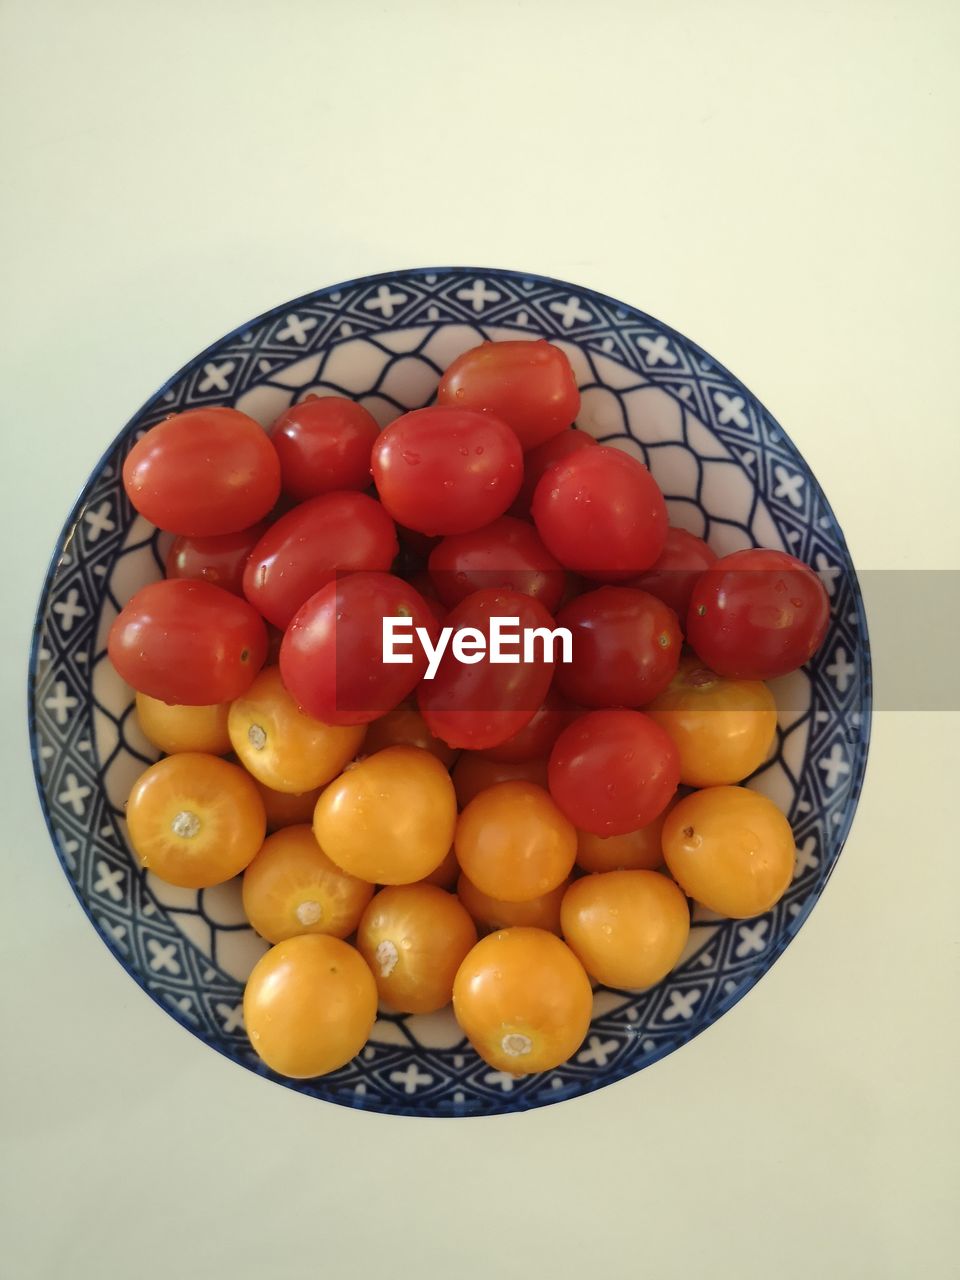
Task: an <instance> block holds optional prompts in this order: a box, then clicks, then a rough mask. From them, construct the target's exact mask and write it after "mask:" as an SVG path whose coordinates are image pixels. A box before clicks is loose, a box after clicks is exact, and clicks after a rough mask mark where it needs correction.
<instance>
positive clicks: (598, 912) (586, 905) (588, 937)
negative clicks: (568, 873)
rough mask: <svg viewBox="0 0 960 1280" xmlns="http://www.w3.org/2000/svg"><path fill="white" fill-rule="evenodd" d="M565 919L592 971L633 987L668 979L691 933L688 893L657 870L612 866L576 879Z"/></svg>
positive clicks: (610, 982) (607, 981) (571, 940)
mask: <svg viewBox="0 0 960 1280" xmlns="http://www.w3.org/2000/svg"><path fill="white" fill-rule="evenodd" d="M560 920H561V924H562V927H563V936H564V938H566V940H567V944H568V945H569V946H570V947H571V948H572V949H573V951H574V954H575V955H576V956H577V957H578V958H579V960H580V962H581V964H582V965H583V967H584V968H585V969H586V971H587V973H589V974H590V976H591V977H593V978H596V980H597V981H598V982H602V983H603V984H604V985H605V986H608V987H625V988H627V989H628V990H632V989H636V988H640V987H652V986H653V984H654V983H655V982H659V981H660V980H661V979H662V978H665V977H666V976H667V974H668V973H669V972H670V970H671V969H673V968H674V967H675V966H676V963H677V961H678V960H679V959H680V956H681V954H682V952H683V949H684V947H685V946H686V945H687V938H688V937H689V935H690V909H689V907H688V906H687V900H686V898H685V897H684V896H683V893H682V892H681V890H680V889H678V888H677V886H676V885H675V884H674V883H673V881H672V880H669V879H668V878H667V877H666V876H663V875H660V873H659V872H657V871H607V872H605V873H604V874H602V875H590V876H584V877H583V878H582V879H581V880H575V881H574V882H573V884H571V886H570V888H569V889H568V890H567V892H566V894H565V896H564V899H563V906H562V908H561V912H560Z"/></svg>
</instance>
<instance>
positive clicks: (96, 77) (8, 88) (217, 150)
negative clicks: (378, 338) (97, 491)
mask: <svg viewBox="0 0 960 1280" xmlns="http://www.w3.org/2000/svg"><path fill="white" fill-rule="evenodd" d="M958 17H960V9H958V8H957V6H956V5H955V4H951V3H948V2H944V3H934V2H933V0H914V2H913V3H907V2H906V0H904V2H902V3H889V2H887V3H884V2H883V0H879V2H878V3H855V2H853V0H835V2H834V3H832V4H822V3H812V2H811V3H807V4H804V5H799V4H770V3H762V2H761V0H757V2H756V3H746V2H739V0H719V2H717V3H709V2H708V0H700V2H699V3H697V2H694V0H681V2H679V3H672V4H668V3H665V2H664V0H659V2H657V3H647V2H646V0H644V2H642V3H629V0H625V2H624V3H621V4H618V3H611V2H609V0H591V2H590V3H587V2H586V0H553V3H552V4H550V3H546V2H544V3H541V4H535V3H530V2H520V0H515V2H514V3H500V2H498V0H487V2H486V3H482V4H459V3H456V0H407V3H405V4H396V5H392V4H388V3H385V2H384V3H364V2H362V0H355V2H354V3H352V4H351V3H348V0H314V2H313V3H311V2H310V0H270V2H268V0H260V2H259V3H252V2H250V0H234V2H233V3H219V2H214V3H211V2H205V0H192V2H190V3H186V2H181V0H169V2H167V3H161V0H157V2H156V3H144V2H143V0H139V2H130V0H127V2H125V3H124V2H122V0H117V2H116V3H105V2H102V0H72V2H67V0H63V2H62V3H54V2H52V0H46V2H44V0H33V2H32V3H31V2H25V3H17V2H11V0H8V2H7V3H5V4H3V5H2V8H0V22H2V27H3V30H2V33H0V48H2V51H0V58H2V66H0V94H2V98H3V116H4V119H3V124H2V130H3V132H2V175H3V180H4V186H5V196H4V202H3V210H2V218H3V230H4V235H3V237H2V241H0V243H2V252H3V258H4V260H5V267H4V277H5V281H6V282H5V284H4V287H3V311H4V316H3V330H4V331H3V345H2V357H0V358H2V365H3V383H2V405H3V414H2V422H3V444H4V451H3V462H2V467H0V471H2V482H3V485H4V497H3V503H2V514H3V519H4V522H5V525H6V528H5V533H4V539H3V544H2V545H3V549H4V551H3V568H4V573H3V596H2V599H3V602H4V607H3V616H4V627H3V631H2V637H0V644H2V654H3V662H2V678H3V703H2V707H3V723H4V726H5V729H4V732H3V734H2V735H0V749H2V753H3V757H2V764H3V768H2V777H3V786H4V804H3V839H2V841H0V857H2V859H3V865H4V868H5V874H4V877H3V882H2V894H0V912H2V922H0V948H2V968H0V975H2V976H0V1002H2V1003H0V1035H2V1041H0V1055H2V1056H0V1108H2V1141H0V1161H2V1187H0V1190H2V1196H0V1252H2V1256H3V1262H2V1264H0V1271H2V1272H3V1274H4V1275H5V1276H9V1277H11V1280H29V1278H32V1277H69V1278H70V1280H86V1278H87V1277H90V1278H91V1280H92V1278H94V1277H96V1278H97V1280H101V1278H103V1280H113V1277H118V1278H122V1280H126V1278H127V1277H133V1276H137V1277H141V1278H143V1280H152V1278H153V1277H161V1276H162V1277H177V1280H180V1277H193V1276H204V1277H214V1278H215V1280H219V1278H220V1277H225V1278H226V1277H231V1278H232V1277H237V1278H238V1280H239V1278H241V1277H242V1278H246V1277H254V1276H258V1277H264V1276H265V1277H271V1278H280V1280H285V1278H286V1277H297V1278H299V1277H303V1276H307V1275H311V1276H315V1275H321V1274H322V1275H324V1276H327V1277H331V1278H333V1280H352V1278H353V1277H357V1280H370V1278H371V1277H385V1276H393V1277H406V1276H408V1275H418V1276H422V1277H424V1280H434V1278H435V1277H436V1278H438V1280H439V1278H440V1277H447V1276H451V1275H452V1276H458V1277H465V1278H467V1280H473V1277H478V1278H479V1277H487V1276H491V1275H499V1276H503V1277H507V1278H508V1280H512V1278H513V1277H525V1278H527V1280H531V1278H535V1277H541V1276H559V1277H567V1276H581V1275H592V1274H595V1275H612V1276H619V1275H627V1274H638V1275H644V1276H651V1277H653V1276H656V1277H675V1276H676V1277H681V1276H683V1277H687V1276H690V1275H692V1274H693V1275H696V1274H702V1273H707V1274H710V1275H712V1276H715V1277H719V1278H720V1280H725V1278H726V1277H736V1278H737V1280H750V1278H752V1277H767V1276H773V1275H776V1276H778V1277H784V1278H792V1277H798V1278H799V1277H804V1280H805V1278H806V1277H809V1276H810V1275H813V1274H816V1275H821V1276H824V1277H827V1278H828V1280H831V1278H833V1277H840V1278H841V1280H848V1278H851V1277H865V1278H867V1277H869V1280H883V1278H885V1277H901V1276H902V1277H915V1276H924V1277H935V1278H936V1277H941V1276H947V1275H948V1274H955V1270H954V1267H955V1265H956V1261H955V1258H954V1256H953V1254H954V1251H955V1250H956V1248H957V1246H958V1244H960V1240H958V1231H957V1212H956V1207H955V1199H956V1191H957V1185H958V1175H960V1169H958V1160H957V1154H956V1153H957V1147H958V1140H960V1132H958V1118H960V1117H958V1108H957V1103H956V1093H957V1068H958V1066H960V1054H958V1038H957V1018H956V1015H957V997H956V984H957V978H958V976H960V975H958V964H957V919H958V905H957V889H958V876H957V862H958V852H957V824H956V814H955V805H956V800H955V796H956V769H955V763H956V759H957V748H956V736H957V730H958V728H960V717H958V716H957V715H956V714H954V715H952V716H948V715H946V714H943V715H933V714H932V715H926V716H922V715H919V714H910V713H892V712H887V713H881V714H880V715H879V716H878V717H877V719H876V721H875V729H874V738H873V746H872V751H871V759H870V765H869V771H868V782H867V787H866V791H865V794H864V797H863V801H862V804H861V808H860V812H859V814H858V817H857V820H856V824H855V826H854V830H853V834H852V836H851V838H850V840H849V842H848V845H847V848H846V850H845V852H844V854H843V857H842V859H841V861H840V864H839V867H838V869H837V871H836V874H835V875H834V877H833V879H832V880H831V882H830V885H829V888H828V890H827V892H826V894H825V895H824V897H823V900H822V901H821V903H820V904H819V905H818V906H817V908H816V910H815V912H814V914H813V916H812V918H811V920H810V921H809V922H808V923H807V924H806V925H805V926H804V928H803V930H802V932H801V934H800V936H799V938H798V939H797V941H796V942H795V943H794V944H793V945H792V946H791V947H790V949H789V951H788V953H787V954H786V956H785V957H784V958H783V959H782V960H781V961H779V962H778V964H777V965H776V966H775V968H774V970H773V971H772V972H771V973H770V974H769V976H767V977H766V978H764V980H763V981H762V982H761V983H760V985H759V986H758V987H757V989H756V990H755V991H753V992H752V993H751V994H750V995H749V996H748V997H747V998H746V999H745V1000H744V1001H743V1002H742V1003H741V1004H740V1005H739V1006H738V1007H737V1008H736V1009H735V1010H734V1011H733V1012H731V1013H730V1014H729V1015H727V1016H726V1017H725V1018H723V1019H722V1020H721V1022H720V1023H719V1024H718V1025H717V1026H715V1027H714V1028H713V1029H712V1030H710V1031H708V1032H707V1033H706V1034H705V1035H703V1036H701V1037H700V1038H699V1039H698V1040H696V1041H694V1042H693V1043H691V1044H690V1045H688V1046H687V1047H686V1048H684V1049H683V1050H682V1051H681V1052H679V1053H677V1054H674V1055H673V1056H671V1057H670V1058H668V1059H667V1060H665V1061H663V1062H661V1063H660V1064H659V1065H657V1066H655V1067H653V1068H651V1069H650V1070H648V1071H646V1072H644V1073H643V1074H642V1075H640V1076H638V1077H635V1078H633V1079H631V1080H628V1081H626V1082H624V1083H623V1084H620V1085H618V1086H616V1087H613V1088H610V1089H607V1090H604V1091H602V1092H601V1093H599V1094H598V1095H595V1096H592V1097H589V1098H585V1099H582V1100H580V1101H575V1102H569V1103H566V1104H563V1105H561V1106H559V1107H551V1108H547V1109H544V1110H541V1111H539V1112H536V1113H533V1114H530V1115H522V1116H517V1117H512V1116H507V1117H501V1118H494V1119H490V1120H473V1121H465V1122H425V1121H410V1120H404V1119H395V1118H389V1117H386V1118H385V1117H380V1116H376V1115H365V1114H357V1113H353V1112H349V1111H346V1110H342V1109H339V1108H336V1107H332V1106H325V1105H322V1104H318V1103H316V1102H313V1101H310V1100H309V1099H305V1098H302V1097H300V1096H298V1095H297V1094H294V1093H291V1092H288V1091H286V1090H283V1089H279V1088H274V1087H272V1086H270V1085H268V1084H266V1083H264V1082H263V1081H261V1080H258V1079H257V1078H255V1077H254V1076H252V1075H250V1074H248V1073H247V1072H245V1071H242V1070H240V1069H239V1068H237V1067H234V1066H233V1065H231V1064H229V1063H227V1062H226V1061H224V1060H222V1059H220V1058H219V1057H218V1056H217V1055H215V1054H214V1053H212V1052H211V1051H210V1050H209V1049H207V1048H205V1047H204V1046H203V1045H202V1044H201V1043H200V1042H199V1041H197V1040H195V1039H193V1038H192V1037H191V1036H189V1035H188V1034H187V1033H186V1032H184V1031H183V1030H182V1029H181V1028H179V1027H178V1026H177V1025H176V1024H175V1023H174V1022H173V1021H172V1020H171V1019H168V1018H164V1017H163V1016H162V1015H161V1014H160V1013H159V1012H158V1010H157V1008H156V1007H155V1006H154V1005H153V1004H152V1003H151V1002H150V1001H149V1000H148V999H147V998H146V997H145V996H143V995H142V994H141V993H140V992H139V991H138V990H137V988H136V987H135V985H134V984H133V982H131V980H130V979H129V978H128V977H127V976H126V974H125V973H124V972H123V971H122V969H121V968H120V966H119V965H118V964H117V963H116V962H115V961H114V960H113V959H112V957H111V956H110V955H109V954H108V952H107V950H106V948H105V947H104V946H103V944H102V943H101V942H100V941H99V940H98V938H97V937H96V936H95V934H94V932H93V930H92V929H91V928H90V926H89V925H88V923H87V921H86V920H85V918H84V917H83V914H82V912H81V910H80V908H79V906H78V905H77V903H76V902H75V901H74V899H73V895H72V893H71V891H70V889H69V887H68V885H67V883H66V880H65V878H64V876H63V874H62V872H61V871H60V868H59V866H58V865H57V862H56V859H55V857H54V855H53V852H52V850H51V848H50V845H49V841H48V838H47V836H46V833H45V831H44V828H43V825H42V822H41V818H40V811H39V806H38V804H37V801H36V798H35V795H34V788H33V783H32V779H31V776H30V768H29V760H28V753H27V737H26V732H25V726H24V713H25V697H24V676H25V671H26V661H27V647H28V637H29V632H30V627H31V622H32V617H33V612H34V608H35V605H36V597H37V593H38V591H39V588H40V584H41V580H42V576H43V572H44V570H45V567H46V563H47V559H48V556H49V554H50V551H51V549H52V547H53V544H54V541H55V538H56V536H57V533H58V530H59V528H60V524H61V522H62V520H63V518H64V516H65V515H66V512H67V510H68V508H69V506H70V504H71V501H72V499H73V497H74V495H75V492H76V491H77V490H78V488H79V487H80V485H81V483H82V481H83V480H84V478H85V477H86V475H87V473H88V472H89V470H90V468H91V466H92V465H93V463H94V462H95V460H96V458H97V457H98V456H99V454H100V452H101V451H102V449H103V448H104V447H105V445H106V444H107V443H108V442H109V440H110V439H111V438H112V436H113V435H114V433H115V432H116V431H117V430H118V429H119V427H120V426H121V425H122V424H123V423H124V422H125V421H126V419H127V418H128V417H129V416H130V414H131V413H132V412H133V411H134V410H135V409H136V408H137V407H138V406H139V405H140V404H141V403H142V401H143V400H144V399H146V397H147V396H148V395H149V394H151V393H152V391H153V390H154V388H155V387H156V386H157V385H159V383H160V382H162V381H163V380H164V379H165V378H166V377H167V376H168V374H170V373H171V372H173V371H174V370H175V369H177V368H178V367H179V366H180V365H181V364H182V363H183V362H184V361H186V360H187V359H188V358H189V357H191V356H192V355H193V354H194V353H195V352H196V351H198V350H199V349H200V348H201V347H203V346H205V345H206V344H207V343H209V342H210V341H212V340H213V339H215V338H217V337H219V336H220V335H221V334H222V333H224V332H226V331H227V330H229V329H231V328H233V327H234V326H235V325H237V324H238V323H242V322H243V321H244V320H246V319H247V318H249V317H251V316H254V315H256V314H257V313H259V312H260V311H262V310H264V309H265V308H268V307H270V306H272V305H274V304H276V303H278V302H281V301H283V300H284V299H286V298H290V297H293V296H295V295H297V294H299V293H302V292H304V291H307V290H310V289H312V288H315V287H318V286H320V285H324V284H331V283H334V282H336V281H338V280H342V279H347V278H350V277H353V276H356V275H360V274H364V273H367V272H372V271H378V270H384V269H389V268H393V267H402V266H417V265H430V264H449V263H466V264H471V265H473V264H478V265H488V266H509V267H516V268H520V269H523V270H528V271H533V272H542V273H545V274H550V275H554V276H558V277H560V278H565V279H569V280H572V281H576V282H578V283H580V284H583V285H589V286H593V287H595V288H598V289H601V290H603V291H605V292H608V293H611V294H613V295H614V296H616V297H620V298H622V299H624V300H626V301H629V302H631V303H634V304H636V305H638V306H640V307H642V308H644V309H646V310H647V311H650V312H652V313H653V314H654V315H656V316H658V317H660V318H661V319H663V320H665V321H667V322H668V323H670V324H672V325H674V326H676V327H678V328H679V329H681V330H682V331H683V332H684V333H686V334H688V335H690V336H691V337H692V338H694V339H695V340H697V341H698V342H700V343H701V344H702V345H703V346H705V347H706V348H707V350H709V351H710V352H712V353H713V354H714V355H715V356H717V358H718V359H720V360H721V361H722V362H723V363H724V364H726V365H727V366H728V367H729V368H731V369H733V370H734V371H735V372H736V373H737V374H738V375H739V376H740V377H742V378H743V379H744V381H745V382H746V383H747V384H748V385H749V386H750V387H751V389H752V390H753V391H754V392H755V393H757V394H758V395H759V396H760V398H761V399H762V400H763V401H764V402H765V403H766V404H767V405H768V406H769V407H770V408H771V410H772V411H773V412H774V414H775V415H776V416H777V417H778V418H779V419H780V420H781V421H782V422H783V423H784V425H785V426H786V427H787V429H788V431H789V432H790V433H791V435H792V436H793V439H794V440H795V441H796V442H797V444H798V445H799V447H800V448H801V450H802V451H803V453H804V454H805V455H806V457H807V458H808V460H809V461H810V463H811V464H812V466H813V468H814V470H815V471H816V473H817V475H818V476H819V478H820V480H821V481H822V483H823V485H824V487H825V489H826V491H827V494H828V496H829V497H830V499H831V501H832V503H833V505H834V507H835V509H836V511H837V513H838V515H839V517H840V520H841V522H842V524H843V526H844V528H845V530H846V533H847V536H848V539H849V542H850V545H851V548H852V551H853V554H854V557H855V560H856V562H857V564H858V566H859V567H861V568H869V569H876V568H895V567H909V566H925V567H930V568H932V567H940V568H943V567H947V566H953V567H957V565H958V563H960V554H958V523H957V518H956V515H955V502H956V483H957V479H958V476H960V465H958V464H960V452H958V443H957V442H958V438H960V433H958V424H957V408H956V395H957V390H956V388H957V383H956V369H957V349H958V337H960V333H958V325H957V304H956V297H957V289H958V285H960V279H958V256H957V227H958V222H960V201H958V176H957V165H956V153H957V133H956V119H957V111H958V107H960V95H958V89H957V81H958V76H957V68H958V63H960V59H958V52H960V24H958ZM915 630H916V653H917V659H916V660H917V662H918V663H919V664H922V662H923V653H922V650H923V645H924V638H923V631H924V627H923V619H922V618H918V619H916V623H915ZM880 697H881V700H882V690H881V691H880Z"/></svg>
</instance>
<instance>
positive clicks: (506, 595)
mask: <svg viewBox="0 0 960 1280" xmlns="http://www.w3.org/2000/svg"><path fill="white" fill-rule="evenodd" d="M504 618H516V619H517V620H518V622H517V623H513V624H510V625H509V627H507V628H505V629H504V631H503V636H504V641H503V648H504V650H506V649H507V647H508V646H507V644H506V636H507V635H510V636H513V637H516V636H517V635H518V634H519V636H520V638H521V642H522V638H523V637H524V635H525V633H526V632H527V631H528V630H532V629H534V628H543V629H544V630H545V631H547V632H550V631H552V629H553V618H552V617H551V616H550V614H549V613H547V611H546V609H544V607H543V605H542V604H538V603H537V601H536V600H532V599H531V598H530V597H529V596H524V595H520V594H519V593H518V592H516V591H500V590H498V589H496V588H488V589H487V590H485V591H476V592H474V594H473V595H472V596H467V598H466V600H463V601H461V603H460V604H458V605H457V606H456V608H455V609H453V610H451V612H450V616H449V617H448V619H447V626H448V627H451V628H452V629H453V631H454V633H456V632H458V631H460V630H462V629H463V628H471V629H472V630H474V631H475V632H476V633H477V634H476V637H475V638H476V639H477V641H478V645H479V644H482V645H483V646H484V651H483V652H482V653H475V654H474V655H473V656H475V657H476V656H479V658H480V660H479V661H475V662H473V663H472V664H470V665H466V664H464V663H463V662H461V661H459V660H458V658H457V655H456V653H455V651H454V647H453V645H452V644H451V645H450V646H448V648H447V650H446V652H445V653H444V655H443V657H442V658H441V659H440V665H439V667H438V669H437V672H436V674H435V675H434V677H433V679H432V680H424V682H423V683H422V684H421V685H420V688H419V689H418V690H417V700H418V702H419V704H420V710H421V712H422V713H423V718H424V720H426V722H427V727H428V728H429V729H430V732H431V733H433V734H435V735H436V736H437V737H438V738H442V739H443V741H444V742H446V743H448V744H449V745H450V746H451V747H470V748H471V749H473V750H476V751H481V750H485V749H486V748H488V747H495V746H498V745H499V744H500V743H502V742H506V740H507V739H508V738H512V737H513V735H514V734H515V733H518V732H519V731H520V730H521V729H522V728H523V726H524V725H525V724H527V723H528V722H529V721H530V720H532V719H533V717H534V714H535V713H536V711H537V710H538V709H539V707H540V706H541V704H542V703H543V700H544V698H545V697H546V696H547V690H548V689H549V687H550V681H551V680H552V679H553V666H554V664H553V660H552V656H550V657H548V656H546V654H545V649H546V650H547V653H548V654H550V655H552V652H553V650H552V646H550V645H544V644H543V643H541V642H540V641H539V640H538V641H537V642H536V644H535V647H534V650H533V653H532V655H531V658H532V660H531V661H524V660H523V651H522V647H521V644H518V643H517V642H516V641H514V643H513V644H512V646H510V647H509V652H510V653H511V654H513V655H516V656H517V657H518V659H519V661H517V662H516V663H502V662H501V663H496V662H493V661H492V660H491V657H492V654H491V643H490V637H491V626H492V619H504ZM558 652H559V650H558Z"/></svg>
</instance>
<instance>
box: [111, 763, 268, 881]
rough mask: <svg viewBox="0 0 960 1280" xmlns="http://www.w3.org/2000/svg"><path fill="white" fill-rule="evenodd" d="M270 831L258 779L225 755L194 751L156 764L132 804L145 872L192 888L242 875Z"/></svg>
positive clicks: (131, 821) (133, 834) (130, 824)
mask: <svg viewBox="0 0 960 1280" xmlns="http://www.w3.org/2000/svg"><path fill="white" fill-rule="evenodd" d="M266 827H267V821H266V816H265V814H264V810H263V801H262V800H261V799H260V795H259V793H258V792H257V788H256V787H255V786H254V784H253V779H252V778H250V777H249V776H248V775H247V774H246V773H244V771H243V770H242V769H239V768H238V767H237V766H236V765H235V764H228V763H227V761H226V760H221V759H220V758H219V756H210V755H202V754H200V753H199V752H194V751H182V752H179V753H178V754H177V755H173V756H167V757H166V758H165V759H163V760H159V761H157V763H156V764H154V765H151V766H150V768H149V769H148V770H147V771H146V773H144V774H142V775H141V776H140V777H139V778H138V779H137V781H136V782H135V783H134V784H133V790H132V791H131V792H130V799H129V800H128V801H127V829H128V831H129V833H130V843H131V844H132V845H133V848H134V851H135V852H136V855H137V857H138V858H139V860H140V863H141V865H142V866H144V867H146V868H147V870H148V871H152V872H153V874H154V875H155V876H159V878H160V879H161V880H166V881H167V883H168V884H176V885H181V886H182V887H183V888H187V889H203V888H208V887H209V886H210V885H214V884H222V883H223V881H224V880H231V879H232V878H233V877H234V876H235V875H239V873H240V872H241V871H242V870H243V869H244V867H245V866H247V864H248V863H249V862H251V861H252V859H253V857H254V855H255V854H256V852H257V850H258V849H259V848H260V846H261V845H262V844H263V837H264V835H265V834H266Z"/></svg>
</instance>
